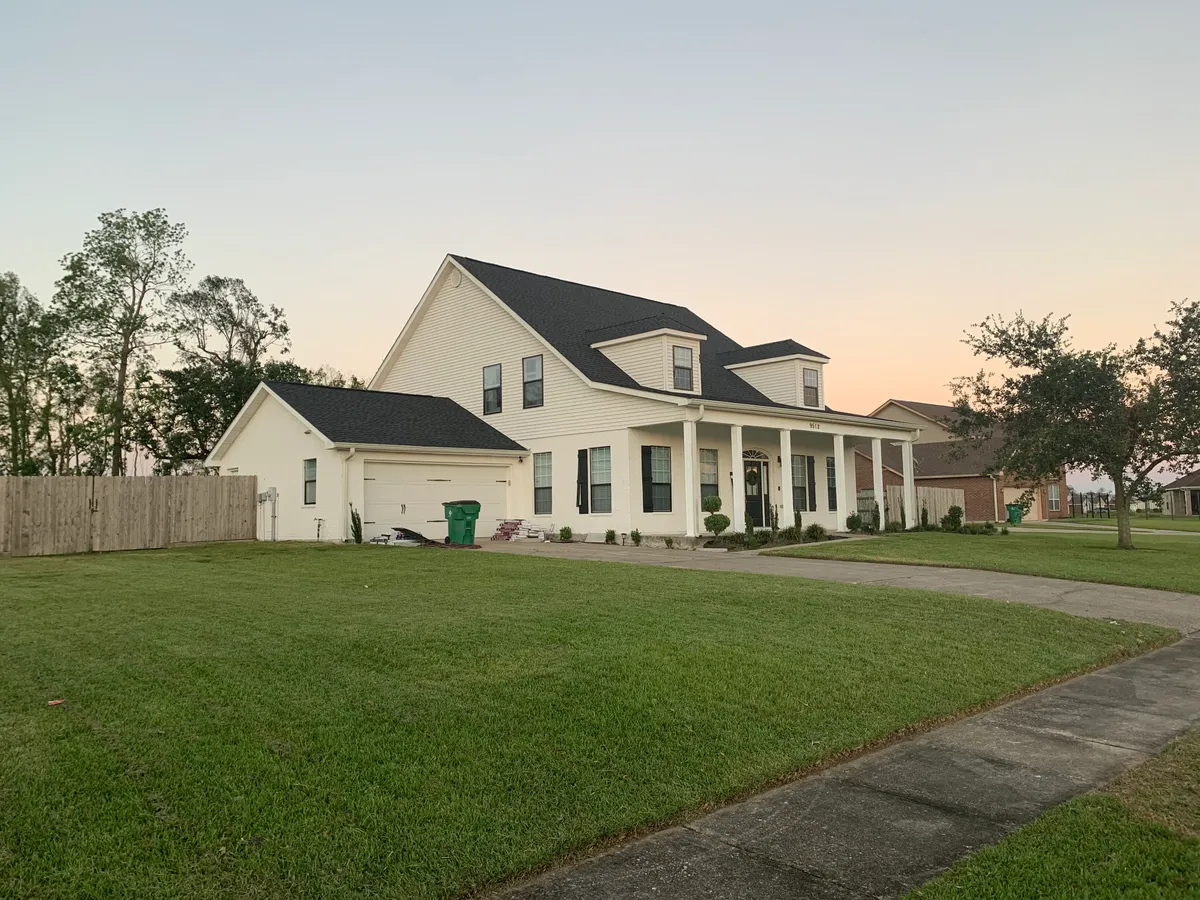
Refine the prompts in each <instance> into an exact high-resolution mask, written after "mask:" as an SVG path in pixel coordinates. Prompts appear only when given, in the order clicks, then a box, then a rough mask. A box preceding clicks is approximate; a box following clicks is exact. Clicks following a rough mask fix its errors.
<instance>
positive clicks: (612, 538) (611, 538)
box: [604, 528, 617, 544]
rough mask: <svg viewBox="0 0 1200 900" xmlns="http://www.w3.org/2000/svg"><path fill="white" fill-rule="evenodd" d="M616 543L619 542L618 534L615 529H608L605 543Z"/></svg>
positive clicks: (605, 534) (605, 533)
mask: <svg viewBox="0 0 1200 900" xmlns="http://www.w3.org/2000/svg"><path fill="white" fill-rule="evenodd" d="M616 542H617V532H616V531H615V530H614V529H612V528H610V529H608V531H606V532H604V543H606V544H615V543H616Z"/></svg>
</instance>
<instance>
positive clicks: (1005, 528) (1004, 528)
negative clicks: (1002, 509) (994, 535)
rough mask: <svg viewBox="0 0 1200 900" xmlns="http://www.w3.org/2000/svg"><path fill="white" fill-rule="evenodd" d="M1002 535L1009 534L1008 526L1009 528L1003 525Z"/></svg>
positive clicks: (1001, 528) (1001, 527)
mask: <svg viewBox="0 0 1200 900" xmlns="http://www.w3.org/2000/svg"><path fill="white" fill-rule="evenodd" d="M1000 533H1001V534H1008V526H1007V525H1002V526H1000Z"/></svg>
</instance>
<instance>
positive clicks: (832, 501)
mask: <svg viewBox="0 0 1200 900" xmlns="http://www.w3.org/2000/svg"><path fill="white" fill-rule="evenodd" d="M825 480H826V481H827V482H829V511H830V512H836V511H837V458H836V457H833V456H827V457H825Z"/></svg>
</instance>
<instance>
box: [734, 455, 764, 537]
mask: <svg viewBox="0 0 1200 900" xmlns="http://www.w3.org/2000/svg"><path fill="white" fill-rule="evenodd" d="M745 465H746V515H747V516H749V517H750V521H751V522H753V523H754V527H755V528H762V527H763V526H764V525H765V524H766V521H765V519H764V513H765V512H766V508H765V506H764V504H763V498H764V497H765V496H766V495H767V464H766V463H765V462H763V461H761V460H757V459H748V460H746V461H745ZM741 524H742V523H740V522H739V523H737V524H736V525H735V527H737V525H741Z"/></svg>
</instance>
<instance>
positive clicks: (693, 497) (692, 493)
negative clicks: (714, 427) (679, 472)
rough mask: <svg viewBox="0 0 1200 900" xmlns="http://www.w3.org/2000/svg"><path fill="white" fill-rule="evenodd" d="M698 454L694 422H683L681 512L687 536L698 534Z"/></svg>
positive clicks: (685, 420)
mask: <svg viewBox="0 0 1200 900" xmlns="http://www.w3.org/2000/svg"><path fill="white" fill-rule="evenodd" d="M698 468H699V454H698V453H697V450H696V423H695V422H692V421H689V420H687V419H684V422H683V489H684V492H685V493H684V498H683V514H684V522H685V523H686V524H685V527H686V528H687V536H688V537H696V536H697V535H698V534H700V526H699V521H698V520H699V517H698V516H697V507H698V506H699V504H700V476H699V474H698V473H697V469H698Z"/></svg>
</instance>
